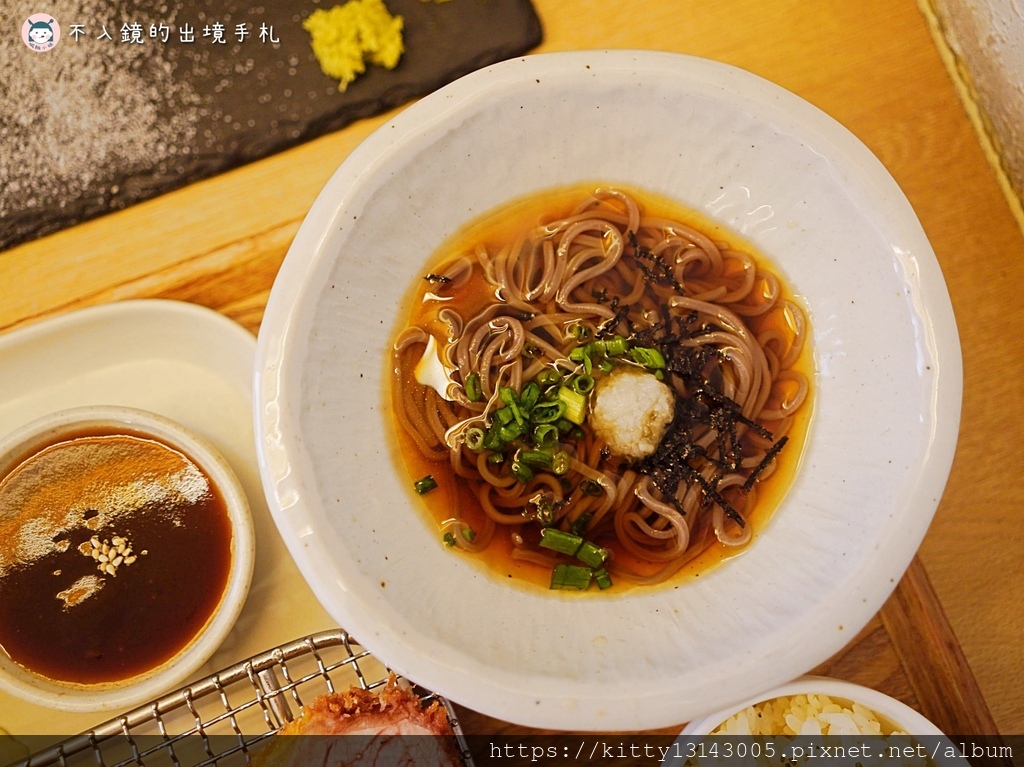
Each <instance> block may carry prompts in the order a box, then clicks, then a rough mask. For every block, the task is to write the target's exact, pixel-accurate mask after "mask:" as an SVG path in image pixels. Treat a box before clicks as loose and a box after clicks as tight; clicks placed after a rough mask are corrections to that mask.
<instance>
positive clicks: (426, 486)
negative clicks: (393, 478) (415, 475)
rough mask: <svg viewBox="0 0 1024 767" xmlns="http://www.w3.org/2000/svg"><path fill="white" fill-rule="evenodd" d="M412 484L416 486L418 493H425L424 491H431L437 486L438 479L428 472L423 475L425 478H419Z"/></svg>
mask: <svg viewBox="0 0 1024 767" xmlns="http://www.w3.org/2000/svg"><path fill="white" fill-rule="evenodd" d="M412 486H413V487H414V488H416V492H417V493H419V494H420V495H423V494H424V493H429V492H430V491H431V490H433V489H434V488H435V487H437V480H436V479H434V478H433V477H432V476H431V475H429V474H428V475H427V476H425V477H423V479H417V480H416V481H415V482H413V484H412Z"/></svg>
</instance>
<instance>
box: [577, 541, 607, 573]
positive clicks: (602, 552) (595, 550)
mask: <svg viewBox="0 0 1024 767" xmlns="http://www.w3.org/2000/svg"><path fill="white" fill-rule="evenodd" d="M576 559H578V560H579V561H580V562H582V563H583V564H585V565H587V566H588V567H600V566H601V565H603V564H604V563H605V560H606V559H608V549H603V548H601V547H600V546H598V545H597V544H596V543H591V542H590V541H583V544H582V545H581V546H580V549H579V551H577V552H576Z"/></svg>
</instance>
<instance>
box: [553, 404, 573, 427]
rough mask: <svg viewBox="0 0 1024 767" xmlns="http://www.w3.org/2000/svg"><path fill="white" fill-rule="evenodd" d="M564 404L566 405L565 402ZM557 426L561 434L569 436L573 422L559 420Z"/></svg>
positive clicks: (566, 419)
mask: <svg viewBox="0 0 1024 767" xmlns="http://www.w3.org/2000/svg"><path fill="white" fill-rule="evenodd" d="M562 404H563V405H564V404H565V403H564V402H563V403H562ZM555 426H557V427H558V433H559V434H567V433H568V432H570V431H572V429H573V422H572V421H570V420H569V419H568V418H559V419H558V422H557V423H556V424H555Z"/></svg>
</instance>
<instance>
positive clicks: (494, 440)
mask: <svg viewBox="0 0 1024 767" xmlns="http://www.w3.org/2000/svg"><path fill="white" fill-rule="evenodd" d="M498 412H499V413H500V412H501V411H500V410H499V411H498ZM503 447H505V442H504V440H502V438H501V424H498V423H494V424H491V428H489V429H488V430H487V436H486V437H485V438H484V448H485V449H487V450H501V449H502V448H503Z"/></svg>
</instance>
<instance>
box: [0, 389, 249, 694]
mask: <svg viewBox="0 0 1024 767" xmlns="http://www.w3.org/2000/svg"><path fill="white" fill-rule="evenodd" d="M83 434H88V435H97V434H105V435H108V436H109V435H125V436H130V437H141V438H143V439H146V438H148V439H149V440H152V441H153V442H156V443H160V444H162V445H164V446H166V447H169V448H171V450H172V451H174V452H173V453H172V452H170V451H168V453H167V454H168V455H169V456H175V455H176V454H177V453H181V454H184V456H185V457H186V458H187V459H190V460H191V462H192V464H194V465H195V467H198V469H199V470H200V472H201V473H202V474H204V475H205V477H206V479H207V480H208V482H209V485H212V487H213V489H214V493H215V494H217V495H219V496H220V499H221V500H222V501H223V508H224V510H225V511H226V513H227V517H228V526H229V532H230V554H229V560H228V563H227V567H228V572H227V576H226V580H224V587H223V591H222V593H221V595H220V598H219V600H218V601H217V602H216V603H215V605H214V606H213V607H212V609H211V610H210V612H209V614H208V616H207V617H206V620H205V622H203V623H202V624H200V625H198V626H197V628H196V630H195V633H194V634H193V635H192V636H191V638H187V636H186V638H185V639H184V640H183V644H182V646H181V647H180V648H179V649H178V650H177V651H176V652H175V651H173V650H171V652H173V655H171V657H169V658H166V659H165V660H157V661H156V662H155V665H154V666H153V667H150V668H148V669H143V670H138V669H136V670H134V671H132V672H130V674H129V675H127V676H126V677H125V678H121V679H118V680H115V681H104V682H96V683H77V682H65V681H58V680H55V679H53V678H50V677H49V676H46V675H43V674H42V673H36V672H35V671H33V670H30V669H29V668H28V667H26V666H25V665H22V664H20V663H18V662H16V661H14V660H12V657H11V654H10V653H9V652H8V651H7V650H6V649H0V687H2V688H4V689H6V690H7V691H9V692H11V693H12V694H14V695H17V696H19V697H21V698H23V699H24V700H26V701H29V702H31V703H35V704H38V705H42V706H47V707H50V708H54V709H60V710H63V711H76V712H81V711H107V710H123V709H127V708H130V707H132V706H134V705H137V704H140V703H143V702H145V701H147V700H149V699H152V698H154V697H156V696H158V695H159V694H160V693H163V692H165V691H167V690H169V689H171V688H173V687H174V686H176V685H178V684H179V683H182V682H183V681H184V680H186V679H187V678H188V677H189V676H190V675H192V674H193V673H194V672H195V671H196V670H197V669H198V668H199V667H200V666H201V665H202V664H203V663H204V662H206V660H207V659H208V658H209V657H210V655H211V654H212V653H213V652H214V651H215V650H216V648H217V647H218V646H219V645H220V643H221V642H222V641H223V639H224V638H225V636H226V635H227V634H228V632H229V631H230V630H231V627H232V626H233V625H234V623H235V620H236V618H237V617H238V614H239V611H240V610H241V608H242V606H243V604H244V603H245V599H246V596H247V594H248V590H249V583H250V580H251V577H252V570H253V560H254V552H255V549H254V539H253V526H252V520H251V518H250V515H249V505H248V501H247V500H246V497H245V494H244V492H243V490H242V488H241V485H240V483H239V481H238V479H237V478H236V476H235V474H234V472H233V471H232V470H231V467H230V466H229V465H228V464H227V462H226V461H225V460H224V459H223V458H222V457H221V456H220V455H219V454H218V452H217V451H216V450H215V449H214V448H213V447H212V446H211V445H210V444H209V443H208V442H206V441H205V440H203V439H202V438H200V437H199V436H197V435H196V434H194V433H192V432H191V431H189V430H188V429H186V428H185V427H183V426H181V425H179V424H177V423H175V422H173V421H170V420H168V419H167V418H164V417H162V416H159V415H156V414H154V413H150V412H146V411H142V410H137V409H134V408H127V407H115V406H109V407H108V406H94V407H80V408H74V409H70V410H63V411H60V412H56V413H52V414H49V415H47V416H44V417H42V418H39V419H37V420H35V421H33V422H31V423H29V424H26V425H25V426H22V427H21V428H19V429H17V430H15V431H14V432H12V433H10V434H8V435H7V436H5V437H3V438H0V530H3V531H4V535H8V536H11V537H12V538H13V537H14V536H17V539H18V540H19V541H21V540H22V538H23V536H22V533H23V531H24V530H25V528H26V525H25V524H24V523H23V521H18V522H10V524H9V525H8V526H9V527H11V528H12V529H10V530H4V527H5V524H4V523H5V519H4V517H5V515H11V516H13V514H14V511H13V509H14V505H13V503H12V504H11V508H6V502H4V501H3V498H4V484H5V483H6V481H7V479H8V478H9V477H11V476H12V475H13V472H15V471H16V470H17V469H18V467H19V466H22V465H23V464H25V462H26V461H28V460H29V459H31V458H33V457H35V456H37V455H39V454H40V453H41V452H42V451H43V450H44V449H45V448H47V447H48V446H51V445H55V444H57V443H61V442H64V441H65V440H67V439H71V438H74V437H77V436H80V435H83ZM140 444H142V443H140ZM157 452H158V450H157V449H156V448H154V455H155V454H157ZM128 463H131V462H130V461H126V464H125V465H127V464H128ZM181 464H182V465H186V462H185V461H184V460H182V461H181ZM101 470H102V469H101ZM124 471H125V472H127V471H128V470H124ZM190 471H193V472H194V468H192V469H191V470H190ZM191 476H195V475H191ZM142 480H143V476H142V473H141V472H140V475H139V478H138V479H134V478H133V477H131V476H129V477H128V479H127V480H125V481H122V482H121V485H120V487H128V486H131V485H132V484H133V482H134V483H136V484H141V483H142ZM40 481H42V482H52V480H50V479H48V478H47V477H46V476H45V474H44V475H43V478H42V480H26V482H27V483H31V482H40ZM205 486H206V483H203V487H205ZM125 492H127V493H131V492H132V491H131V490H127V491H125ZM134 502H136V503H144V502H145V500H143V501H134ZM70 506H71V505H69V508H70ZM22 513H24V512H22ZM101 513H102V512H99V511H97V512H96V514H97V515H99V514H101ZM76 514H77V516H75V515H76ZM90 514H91V512H89V511H86V512H82V511H81V510H79V511H77V512H75V511H71V512H70V513H69V514H68V515H65V516H64V517H62V518H60V519H57V518H56V517H54V519H57V521H56V522H55V523H54V530H56V531H57V532H56V534H55V535H52V536H51V537H50V538H46V539H44V538H39V540H44V542H45V540H52V542H53V543H54V544H57V545H58V546H59V545H61V544H64V545H65V549H67V548H68V545H70V551H71V553H72V554H75V553H77V552H75V551H74V548H75V547H77V546H83V547H84V546H89V545H90V543H89V538H88V537H84V542H79V541H78V540H77V539H78V538H83V536H87V534H88V527H87V526H83V521H84V520H86V519H89V517H90ZM40 524H46V523H44V522H43V521H42V520H39V519H34V520H32V521H30V522H29V525H40ZM177 526H178V527H181V525H177ZM83 527H85V529H83ZM50 532H51V531H49V530H48V531H47V533H48V534H49V533H50ZM109 535H110V533H109V532H106V533H104V532H103V531H102V530H99V531H97V534H96V537H97V538H106V537H108V536H109ZM72 541H74V542H72ZM26 545H27V544H26ZM19 547H20V548H19ZM141 549H142V546H141V545H139V546H137V548H136V550H135V551H134V552H132V553H133V554H135V555H136V558H137V559H140V560H142V562H140V565H141V567H145V566H146V564H147V563H148V561H155V560H147V559H146V558H144V557H143V556H141V555H142V554H143V552H142V551H141ZM12 551H13V552H15V554H14V556H13V557H12V556H0V578H5V577H6V576H5V575H4V570H5V568H7V569H10V570H13V569H14V568H15V567H17V566H19V565H20V564H23V560H24V559H25V557H24V556H22V555H23V554H24V553H25V551H26V549H25V547H24V545H22V544H20V543H19V544H14V545H11V546H9V547H8V553H10V552H12ZM0 553H2V551H0ZM37 553H38V552H37ZM145 553H146V554H148V553H149V552H145ZM154 553H155V552H154ZM82 554H85V555H86V556H85V557H83V558H84V559H86V560H88V559H89V558H91V552H87V551H84V550H82ZM129 556H130V555H129ZM29 558H31V557H29ZM65 561H68V562H71V563H72V564H75V565H78V563H77V562H76V560H75V559H74V558H72V559H71V560H65ZM134 561H135V560H134V559H133V560H132V562H131V564H133V565H134ZM87 564H88V568H89V569H90V570H91V569H92V568H93V564H94V563H88V562H87ZM97 565H98V563H97ZM141 567H139V568H138V569H141ZM121 568H124V570H125V572H122V573H121V575H122V580H123V579H124V578H125V577H129V576H130V573H131V570H130V568H128V567H126V563H125V562H123V561H122V562H121V563H119V565H118V569H121ZM79 569H81V568H80V567H79ZM53 575H54V576H55V578H54V581H55V584H56V583H59V584H60V587H63V586H66V585H67V584H66V583H64V581H67V580H69V578H68V574H67V573H63V575H64V576H65V577H64V578H63V579H60V577H59V576H60V575H62V573H61V570H60V569H59V568H58V569H56V570H55V571H54V573H53ZM100 575H101V576H102V575H103V574H102V573H100ZM107 575H109V577H110V578H111V580H113V581H116V576H117V573H116V572H114V573H108V574H107ZM95 578H96V576H92V581H90V582H93V583H94V582H95ZM87 579H88V576H83V578H82V579H80V580H79V581H76V585H78V584H80V583H81V582H82V581H84V580H87ZM219 581H220V578H218V582H219ZM104 587H105V586H104ZM100 590H101V589H97V593H98V591H100ZM71 591H73V589H68V590H67V591H65V592H62V593H64V594H65V595H67V594H68V593H69V592H71ZM88 598H91V597H87V598H86V599H88ZM62 599H65V602H67V599H66V598H64V597H62ZM86 599H82V600H80V601H79V602H75V603H74V604H76V605H80V604H81V602H85V601H86ZM40 600H42V597H40ZM42 603H43V602H42V601H41V602H40V604H42ZM65 609H68V608H65ZM70 609H76V607H75V606H72V607H71V608H70ZM118 620H119V616H116V615H111V616H110V621H109V622H110V625H111V626H112V627H114V628H115V629H116V627H117V622H118ZM199 620H201V619H199ZM197 623H198V620H197ZM104 625H106V621H104ZM135 630H136V627H135V626H131V625H130V626H128V627H127V631H128V632H129V633H131V632H134V631H135Z"/></svg>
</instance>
